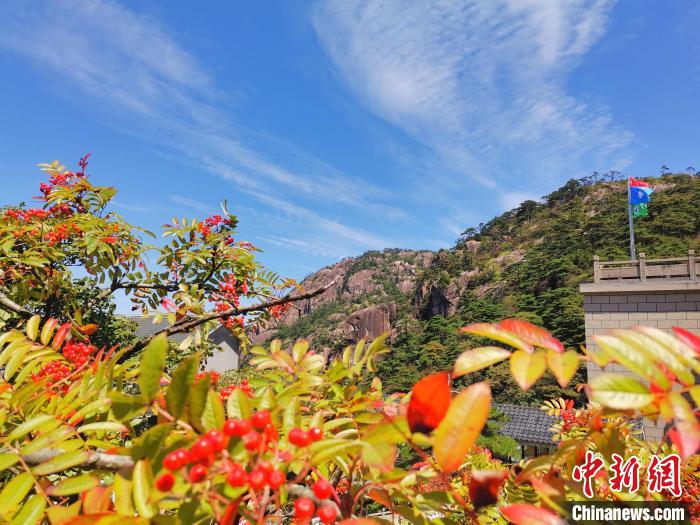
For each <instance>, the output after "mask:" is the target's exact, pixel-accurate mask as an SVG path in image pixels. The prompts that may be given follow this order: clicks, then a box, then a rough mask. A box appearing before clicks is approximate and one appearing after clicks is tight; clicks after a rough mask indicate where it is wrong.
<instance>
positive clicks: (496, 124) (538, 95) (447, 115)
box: [313, 0, 632, 205]
mask: <svg viewBox="0 0 700 525" xmlns="http://www.w3.org/2000/svg"><path fill="white" fill-rule="evenodd" d="M612 6H613V1H612V0H569V1H566V2H556V1H550V0H498V1H496V0H494V1H490V2H483V1H479V0H472V1H465V0H440V1H434V2H421V1H405V0H370V1H359V0H331V1H323V2H318V4H317V8H316V10H315V12H314V17H313V23H314V27H315V29H316V32H317V34H318V36H319V39H320V41H321V43H322V45H323V47H324V49H325V50H326V52H327V54H328V56H329V57H330V59H331V62H332V65H333V67H334V69H335V71H336V74H337V77H338V78H339V80H340V82H341V83H343V84H344V85H346V86H348V87H349V89H350V90H351V92H352V93H353V94H354V95H355V96H356V97H357V98H358V99H359V100H360V101H362V103H364V104H365V106H366V107H367V108H368V109H369V110H370V111H372V112H373V113H375V114H376V115H378V116H380V117H381V118H383V119H385V120H387V121H388V122H390V123H392V124H393V125H395V126H396V127H398V128H399V129H401V130H403V131H404V132H405V133H407V134H408V135H409V136H411V137H412V138H413V139H414V140H417V141H418V142H420V143H422V144H424V145H426V146H428V147H429V148H430V149H431V150H432V151H433V152H434V153H435V154H436V155H437V158H439V159H440V160H441V162H442V163H444V165H445V166H447V167H449V168H450V169H451V170H452V174H460V175H462V184H469V183H472V184H473V183H474V182H476V183H478V184H479V185H480V186H482V187H483V188H486V189H492V190H494V192H495V191H498V192H499V193H498V195H501V196H502V203H503V204H504V205H506V204H512V203H513V202H515V201H516V200H517V199H518V195H519V194H520V193H522V192H523V191H525V190H530V191H532V190H533V188H534V189H535V191H537V190H539V189H540V188H548V187H551V185H552V184H553V183H554V182H557V181H561V180H562V179H563V178H564V177H566V176H567V174H568V175H569V176H572V175H578V174H579V172H580V171H590V170H591V169H593V168H595V167H597V168H598V169H605V168H606V167H609V168H612V167H617V168H620V167H622V166H623V165H624V164H625V163H626V162H627V161H626V160H625V159H626V154H627V152H626V151H625V150H626V148H627V146H628V145H629V143H630V141H631V139H632V136H631V134H630V133H629V132H627V131H625V130H623V129H621V128H620V127H618V126H616V125H615V124H614V123H613V121H612V118H611V116H610V114H609V111H608V110H607V109H606V108H605V107H603V106H601V105H599V104H596V103H594V102H592V101H590V100H585V99H583V98H576V97H574V96H572V95H571V94H570V93H568V92H567V86H566V81H567V78H568V74H569V73H570V72H571V71H572V69H573V68H575V66H576V65H577V64H578V63H579V62H580V60H581V59H582V57H583V56H584V55H585V53H586V52H588V51H589V50H590V49H591V47H592V46H593V45H594V44H595V43H596V42H597V41H598V40H599V39H600V37H601V36H602V35H603V33H604V31H605V29H606V24H607V21H608V18H609V15H610V12H611V9H612ZM456 179H457V180H456ZM458 179H459V178H458V177H457V178H456V177H444V178H443V180H442V181H441V182H442V185H443V187H450V188H454V186H455V185H458V184H460V182H459V180H458ZM464 180H468V182H464ZM439 182H440V181H438V180H437V179H432V180H431V184H432V185H433V186H435V185H436V184H438V183H439Z"/></svg>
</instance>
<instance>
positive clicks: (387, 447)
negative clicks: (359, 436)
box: [362, 442, 396, 472]
mask: <svg viewBox="0 0 700 525" xmlns="http://www.w3.org/2000/svg"><path fill="white" fill-rule="evenodd" d="M395 460H396V447H395V446H394V445H392V444H391V443H387V442H379V443H374V444H371V443H365V445H364V446H363V447H362V461H363V462H364V463H365V465H367V466H368V467H374V468H376V469H378V470H379V471H380V472H390V471H391V470H392V469H393V468H394V461H395Z"/></svg>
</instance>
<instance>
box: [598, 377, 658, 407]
mask: <svg viewBox="0 0 700 525" xmlns="http://www.w3.org/2000/svg"><path fill="white" fill-rule="evenodd" d="M589 387H590V396H589V397H590V399H591V401H593V402H594V403H599V404H601V405H603V406H606V407H610V408H614V409H617V410H628V409H631V408H643V407H645V406H647V405H648V404H649V403H651V402H652V401H653V400H654V395H653V394H651V393H650V392H649V389H648V388H647V387H646V386H644V385H643V384H642V383H640V382H639V381H637V380H636V379H633V378H631V377H627V376H622V375H618V374H602V375H599V376H596V377H594V378H593V379H591V380H590V381H589Z"/></svg>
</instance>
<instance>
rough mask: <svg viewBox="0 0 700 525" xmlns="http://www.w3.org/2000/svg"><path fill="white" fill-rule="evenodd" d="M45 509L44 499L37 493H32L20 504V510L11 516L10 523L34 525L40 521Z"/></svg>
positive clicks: (13, 524)
mask: <svg viewBox="0 0 700 525" xmlns="http://www.w3.org/2000/svg"><path fill="white" fill-rule="evenodd" d="M44 509H46V500H45V499H44V498H43V497H42V496H40V495H39V494H34V495H33V496H32V497H31V498H29V499H28V500H27V503H25V504H24V505H23V506H22V510H20V511H19V512H18V513H17V516H15V517H14V518H13V520H12V521H11V522H10V525H36V524H38V523H41V521H42V520H43V518H44Z"/></svg>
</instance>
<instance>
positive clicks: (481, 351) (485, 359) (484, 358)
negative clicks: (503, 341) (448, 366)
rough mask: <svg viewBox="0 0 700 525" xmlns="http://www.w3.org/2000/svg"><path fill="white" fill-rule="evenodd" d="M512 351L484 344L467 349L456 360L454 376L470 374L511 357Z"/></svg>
mask: <svg viewBox="0 0 700 525" xmlns="http://www.w3.org/2000/svg"><path fill="white" fill-rule="evenodd" d="M510 355H511V354H510V352H509V351H508V350H504V349H503V348H499V347H497V346H484V347H481V348H475V349H474V350H467V351H466V352H462V354H461V355H460V356H459V357H458V358H457V361H455V366H454V370H453V371H452V377H453V378H457V377H461V376H463V375H465V374H470V373H472V372H476V371H477V370H481V369H483V368H486V367H488V366H491V365H493V364H496V363H499V362H501V361H503V360H504V359H508V358H509V357H510Z"/></svg>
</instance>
